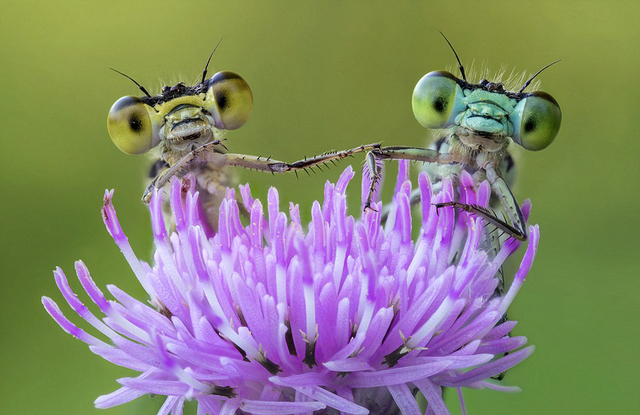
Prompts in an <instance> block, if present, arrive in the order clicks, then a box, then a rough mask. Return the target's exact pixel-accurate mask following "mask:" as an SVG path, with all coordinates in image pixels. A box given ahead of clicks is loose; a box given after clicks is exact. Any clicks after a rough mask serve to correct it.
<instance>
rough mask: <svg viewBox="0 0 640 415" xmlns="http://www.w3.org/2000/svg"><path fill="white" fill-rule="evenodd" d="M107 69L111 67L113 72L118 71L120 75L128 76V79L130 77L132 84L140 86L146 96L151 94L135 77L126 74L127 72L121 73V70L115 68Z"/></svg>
mask: <svg viewBox="0 0 640 415" xmlns="http://www.w3.org/2000/svg"><path fill="white" fill-rule="evenodd" d="M109 69H111V70H112V71H113V72H116V73H119V74H120V75H122V76H124V77H125V78H129V79H130V80H131V81H132V82H133V83H134V84H136V85H138V88H140V91H142V92H144V94H145V95H146V96H148V97H149V98H151V95H150V94H149V93H148V92H147V90H146V89H145V88H144V87H143V86H142V85H140V84H139V83H137V82H136V80H135V79H133V78H132V77H130V76H129V75H127V74H124V73H122V72H120V71H118V70H117V69H113V68H109Z"/></svg>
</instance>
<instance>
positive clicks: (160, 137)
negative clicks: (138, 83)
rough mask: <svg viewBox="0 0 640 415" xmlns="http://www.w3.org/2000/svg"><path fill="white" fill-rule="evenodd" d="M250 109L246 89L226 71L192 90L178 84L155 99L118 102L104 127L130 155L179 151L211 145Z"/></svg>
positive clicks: (238, 123) (245, 117)
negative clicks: (156, 149)
mask: <svg viewBox="0 0 640 415" xmlns="http://www.w3.org/2000/svg"><path fill="white" fill-rule="evenodd" d="M252 109H253V95H252V94H251V89H250V88H249V85H248V84H247V83H246V82H245V80H244V79H242V77H241V76H240V75H237V74H235V73H233V72H227V71H224V72H218V73H216V74H215V75H213V76H212V77H211V78H210V79H207V80H204V81H203V82H201V83H200V84H198V85H196V86H193V87H190V86H185V84H184V83H182V82H181V83H179V84H177V85H175V86H172V87H169V86H166V87H164V88H163V89H162V93H160V94H159V95H156V96H146V97H141V98H139V97H133V96H126V97H122V98H120V99H119V100H118V101H116V103H115V104H113V106H112V107H111V111H109V117H108V122H107V127H108V129H109V136H110V137H111V140H113V142H114V143H115V145H116V146H117V147H118V148H119V149H120V150H122V151H123V152H125V153H128V154H142V153H146V152H148V151H149V150H150V149H152V148H153V147H155V146H157V145H158V144H160V143H162V144H163V145H164V147H165V148H166V149H167V150H174V151H178V152H183V151H189V150H190V149H191V148H193V147H194V146H195V147H200V146H202V145H203V144H206V143H208V142H210V141H211V140H213V139H214V136H215V132H216V130H235V129H237V128H240V127H241V126H242V125H244V123H246V122H247V120H248V119H249V116H250V115H251V111H252Z"/></svg>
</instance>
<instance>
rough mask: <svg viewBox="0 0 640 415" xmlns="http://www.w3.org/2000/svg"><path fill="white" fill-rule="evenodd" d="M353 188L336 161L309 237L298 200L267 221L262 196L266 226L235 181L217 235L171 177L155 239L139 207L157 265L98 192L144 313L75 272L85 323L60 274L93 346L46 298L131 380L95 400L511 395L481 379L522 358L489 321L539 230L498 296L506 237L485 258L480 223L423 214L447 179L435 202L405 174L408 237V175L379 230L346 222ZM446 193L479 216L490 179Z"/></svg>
mask: <svg viewBox="0 0 640 415" xmlns="http://www.w3.org/2000/svg"><path fill="white" fill-rule="evenodd" d="M352 178H353V171H352V170H351V168H350V167H349V168H347V169H346V170H345V171H344V173H343V174H342V175H341V177H340V178H339V180H338V181H337V183H335V184H331V183H327V184H326V185H325V195H324V196H325V197H324V201H323V203H322V204H320V203H319V202H315V203H314V204H313V207H312V209H311V217H312V220H311V223H310V224H309V226H308V229H307V227H306V226H303V225H302V223H301V221H300V215H299V208H298V206H297V205H293V204H291V205H290V206H289V216H288V217H287V215H286V214H285V213H284V212H281V211H280V205H279V200H278V193H277V191H276V190H275V189H271V190H270V191H269V195H268V203H267V209H266V211H267V216H265V214H264V211H263V205H262V203H261V202H260V201H259V200H254V199H253V198H252V196H251V193H250V191H249V187H248V186H244V187H241V195H242V200H243V203H244V205H245V207H246V209H247V211H248V212H249V224H248V225H247V226H244V225H243V224H242V222H241V219H240V210H239V208H238V204H237V202H236V200H235V197H234V192H233V190H229V191H228V194H227V198H226V199H225V200H224V202H223V203H222V205H221V207H220V219H219V230H218V233H217V234H216V235H215V236H210V235H209V236H208V235H207V233H206V232H205V230H204V228H203V226H202V221H201V218H200V213H199V209H198V194H197V193H194V191H193V187H192V186H190V185H189V180H187V181H186V182H184V181H183V182H182V183H181V182H180V181H178V180H174V181H173V182H172V183H171V195H170V201H171V207H172V211H173V215H174V218H175V232H173V233H171V234H169V233H168V232H167V229H166V227H165V223H164V221H163V215H162V206H161V205H162V201H161V197H160V196H159V195H158V194H157V193H156V194H154V196H153V199H152V201H151V204H150V210H151V219H152V227H153V235H154V240H155V254H154V265H149V264H147V263H145V262H143V261H140V260H139V259H138V258H137V257H136V255H135V254H134V252H133V250H132V248H131V246H130V245H129V242H128V240H127V238H126V236H125V234H124V233H123V231H122V228H121V227H120V224H119V222H118V219H117V217H116V212H115V210H114V208H113V205H112V192H107V193H106V194H105V199H104V208H103V218H104V222H105V224H106V226H107V229H108V230H109V233H110V234H111V236H112V237H113V238H114V240H115V242H116V243H117V245H118V246H119V247H120V249H121V250H122V253H123V254H124V256H125V258H126V259H127V261H128V262H129V264H130V266H131V268H132V270H133V272H134V273H135V275H136V277H137V278H138V280H139V281H140V283H141V284H142V286H143V287H144V289H145V290H146V292H147V293H148V295H149V298H150V303H151V305H148V304H146V303H145V302H144V301H139V300H136V299H134V298H132V297H131V296H129V295H128V294H127V293H125V292H123V291H122V290H120V289H118V288H117V287H115V286H113V285H109V286H107V288H108V290H109V292H110V293H111V295H112V296H113V298H114V299H115V300H108V299H107V298H106V297H105V296H104V295H103V293H102V292H101V290H100V289H99V288H98V287H97V285H96V284H95V283H94V281H93V280H92V279H91V277H90V276H89V272H88V270H87V268H86V267H85V265H84V264H83V263H82V262H78V263H77V264H76V273H77V275H78V278H79V279H80V283H81V284H82V286H83V288H84V290H85V291H86V293H87V294H88V296H89V298H90V299H91V300H92V301H93V302H94V303H95V304H96V305H97V307H98V308H99V310H100V313H102V314H104V317H103V318H99V317H98V316H96V315H95V314H94V313H93V312H92V311H90V310H89V308H87V307H86V306H85V305H83V304H82V303H81V301H80V300H79V299H78V298H77V297H76V295H75V294H74V293H73V292H72V291H71V289H70V287H69V284H68V282H67V279H66V277H65V274H64V273H63V272H62V270H61V269H59V268H58V269H57V270H56V271H55V272H54V274H55V279H56V283H57V285H58V287H59V288H60V291H61V292H62V295H63V297H64V298H65V300H66V301H67V303H68V304H69V305H70V306H71V308H72V309H73V310H74V311H75V312H76V313H77V314H79V315H80V317H82V318H83V319H84V320H86V322H87V323H89V325H91V326H93V329H94V331H96V330H97V331H98V332H100V333H101V335H102V337H103V338H106V340H101V339H99V338H98V337H95V336H93V335H91V334H89V333H88V332H86V331H84V330H83V329H81V328H79V327H78V326H76V325H75V324H74V323H72V322H71V321H70V320H68V319H67V318H66V317H65V316H64V315H63V314H62V312H61V311H60V309H59V308H58V306H57V304H56V303H55V302H54V301H53V300H51V299H50V298H48V297H43V303H44V306H45V308H46V310H47V311H48V312H49V314H51V316H52V317H53V318H54V319H55V320H56V322H57V323H58V324H59V325H60V326H61V327H62V328H63V329H64V330H65V331H67V332H68V333H69V334H71V335H73V336H74V337H76V338H78V339H80V340H82V341H83V342H85V343H87V344H88V345H89V347H90V349H91V351H92V352H94V353H95V354H98V355H100V356H102V357H103V358H104V359H106V360H108V361H110V362H112V363H114V364H116V365H119V366H123V367H126V368H129V369H133V370H135V371H139V372H140V375H139V376H137V377H127V378H122V379H119V380H118V382H119V383H120V384H121V385H122V387H121V388H120V389H118V390H116V391H115V392H113V393H111V394H108V395H105V396H101V397H99V398H98V399H97V400H96V402H95V404H96V406H97V407H99V408H107V407H111V406H116V405H120V404H123V403H126V402H128V401H131V400H133V399H136V398H137V397H139V396H142V395H144V394H156V395H165V396H166V397H167V398H166V400H165V403H164V405H163V406H162V409H161V410H160V412H159V413H161V414H168V413H169V412H171V413H172V414H181V413H182V406H183V403H184V401H185V400H186V399H195V400H197V402H198V405H199V412H198V413H203V414H204V413H210V414H233V413H251V414H297V413H311V412H313V411H318V412H315V413H326V414H329V413H331V414H334V413H338V412H340V413H344V414H366V413H371V414H393V413H399V412H400V411H402V413H404V414H414V413H419V410H418V406H417V404H416V401H415V398H414V395H415V393H416V391H417V390H419V391H420V392H422V394H424V396H425V397H426V399H427V401H428V403H429V407H430V409H429V410H430V411H431V413H434V414H447V413H449V411H448V409H447V408H446V406H445V404H444V401H443V399H442V388H443V387H453V388H458V390H460V388H462V387H472V388H485V387H488V388H494V389H499V390H512V389H513V388H508V387H504V386H501V385H499V384H496V383H493V382H491V380H490V377H492V376H495V375H498V374H499V373H501V372H503V371H504V370H506V369H508V368H510V367H512V366H514V365H516V364H517V363H519V362H520V361H522V360H524V359H525V358H526V357H528V356H529V355H530V354H531V353H532V352H533V347H532V346H529V347H526V348H521V347H522V346H523V345H524V344H525V343H526V339H525V338H523V337H509V332H510V331H511V329H512V328H513V327H514V326H515V322H512V321H504V319H503V316H504V314H505V312H506V310H507V308H508V307H509V305H510V304H511V302H512V301H513V299H514V297H515V295H516V293H517V292H518V290H519V289H520V287H521V286H522V283H523V281H524V279H525V276H526V275H527V273H528V271H529V269H530V267H531V265H532V262H533V258H534V256H535V251H536V248H537V243H538V236H539V233H538V228H537V226H534V227H532V228H531V229H530V236H531V239H530V243H529V246H528V248H527V252H526V253H525V255H524V259H523V261H522V263H521V265H520V269H519V271H518V272H517V274H516V276H515V279H514V282H513V284H512V285H511V287H510V288H509V290H508V291H507V293H506V294H505V295H504V296H496V295H495V289H496V286H497V285H498V278H497V276H496V275H497V272H498V271H499V269H500V267H501V265H502V263H503V262H504V260H505V259H506V258H507V257H508V256H509V255H511V254H512V253H513V252H514V251H515V250H516V249H517V248H518V246H519V243H518V242H517V241H514V240H508V241H507V242H506V243H504V244H503V246H502V247H501V248H500V251H499V252H498V253H497V254H493V253H491V252H488V251H486V250H484V249H482V241H483V238H484V237H485V236H486V231H485V230H484V229H485V228H484V227H483V221H482V219H481V218H478V217H474V216H470V215H468V214H467V213H465V212H462V213H459V214H457V215H456V213H455V212H454V210H453V209H452V208H443V209H439V211H436V208H435V207H434V206H432V204H431V203H430V202H433V203H436V202H442V201H447V200H451V199H452V198H453V195H454V189H453V186H452V184H451V182H450V181H448V180H446V179H445V181H444V183H443V186H442V191H441V192H439V193H438V194H436V195H432V193H431V187H430V183H429V180H428V178H427V176H426V175H425V174H422V175H421V176H420V177H419V181H418V184H419V190H420V193H421V197H422V200H423V201H425V203H423V204H422V227H421V230H420V233H419V236H418V237H417V238H415V239H414V238H412V223H411V222H412V221H411V208H410V202H409V200H410V193H411V183H410V182H409V181H408V164H407V163H405V162H402V163H401V164H400V173H399V178H398V184H397V186H396V192H395V196H394V199H395V201H394V204H393V207H392V211H391V214H390V217H389V220H388V222H387V224H386V227H385V228H383V227H382V225H381V224H380V214H379V213H378V212H372V211H368V212H366V213H365V214H363V217H362V218H361V219H360V220H355V219H354V218H353V217H352V216H348V215H347V203H346V196H345V191H346V188H347V185H348V183H349V181H350V180H351V179H352ZM191 182H193V180H191ZM459 194H460V195H459V197H460V198H461V199H462V201H463V202H467V203H476V204H479V205H484V206H486V205H487V203H488V201H489V196H490V190H489V186H488V185H487V183H483V184H482V185H481V186H479V188H477V189H476V188H475V186H474V183H473V179H472V178H471V176H469V175H468V174H466V173H465V174H464V175H463V176H462V177H461V182H460V191H459ZM377 206H378V208H380V207H381V204H378V205H377ZM378 210H380V209H378ZM523 210H524V211H525V214H527V213H528V210H529V209H528V205H526V206H525V207H524V208H523ZM506 353H508V354H506Z"/></svg>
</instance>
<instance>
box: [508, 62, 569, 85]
mask: <svg viewBox="0 0 640 415" xmlns="http://www.w3.org/2000/svg"><path fill="white" fill-rule="evenodd" d="M561 60H562V59H558V60H557V61H555V62H551V63H550V64H548V65H547V66H545V67H544V68H542V69H540V70H539V71H538V72H536V74H535V75H533V76H532V77H531V78H529V80H528V81H527V82H525V83H524V85H523V86H522V88H520V91H518V94H520V93H522V91H524V89H525V88H526V87H528V86H529V84H530V83H531V81H533V78H535V77H536V76H538V75H540V72H542V71H544V70H545V69H547V68H548V67H549V66H551V65H555V64H556V63H558V62H560V61H561Z"/></svg>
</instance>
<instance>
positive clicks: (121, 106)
mask: <svg viewBox="0 0 640 415" xmlns="http://www.w3.org/2000/svg"><path fill="white" fill-rule="evenodd" d="M149 111H151V107H149V106H148V105H146V104H145V103H144V102H142V100H141V99H140V98H138V97H130V96H127V97H122V98H120V99H119V100H117V101H116V102H115V104H113V106H112V107H111V110H110V111H109V117H108V118H107V129H108V130H109V136H110V137H111V140H112V141H113V143H114V144H115V145H116V146H117V147H118V148H119V149H120V150H122V151H123V152H125V153H127V154H143V153H146V152H147V151H149V150H150V149H151V148H152V147H153V146H154V145H155V144H156V143H157V139H156V140H154V136H155V134H154V128H153V123H152V121H151V115H150V113H149ZM154 141H155V143H154Z"/></svg>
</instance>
